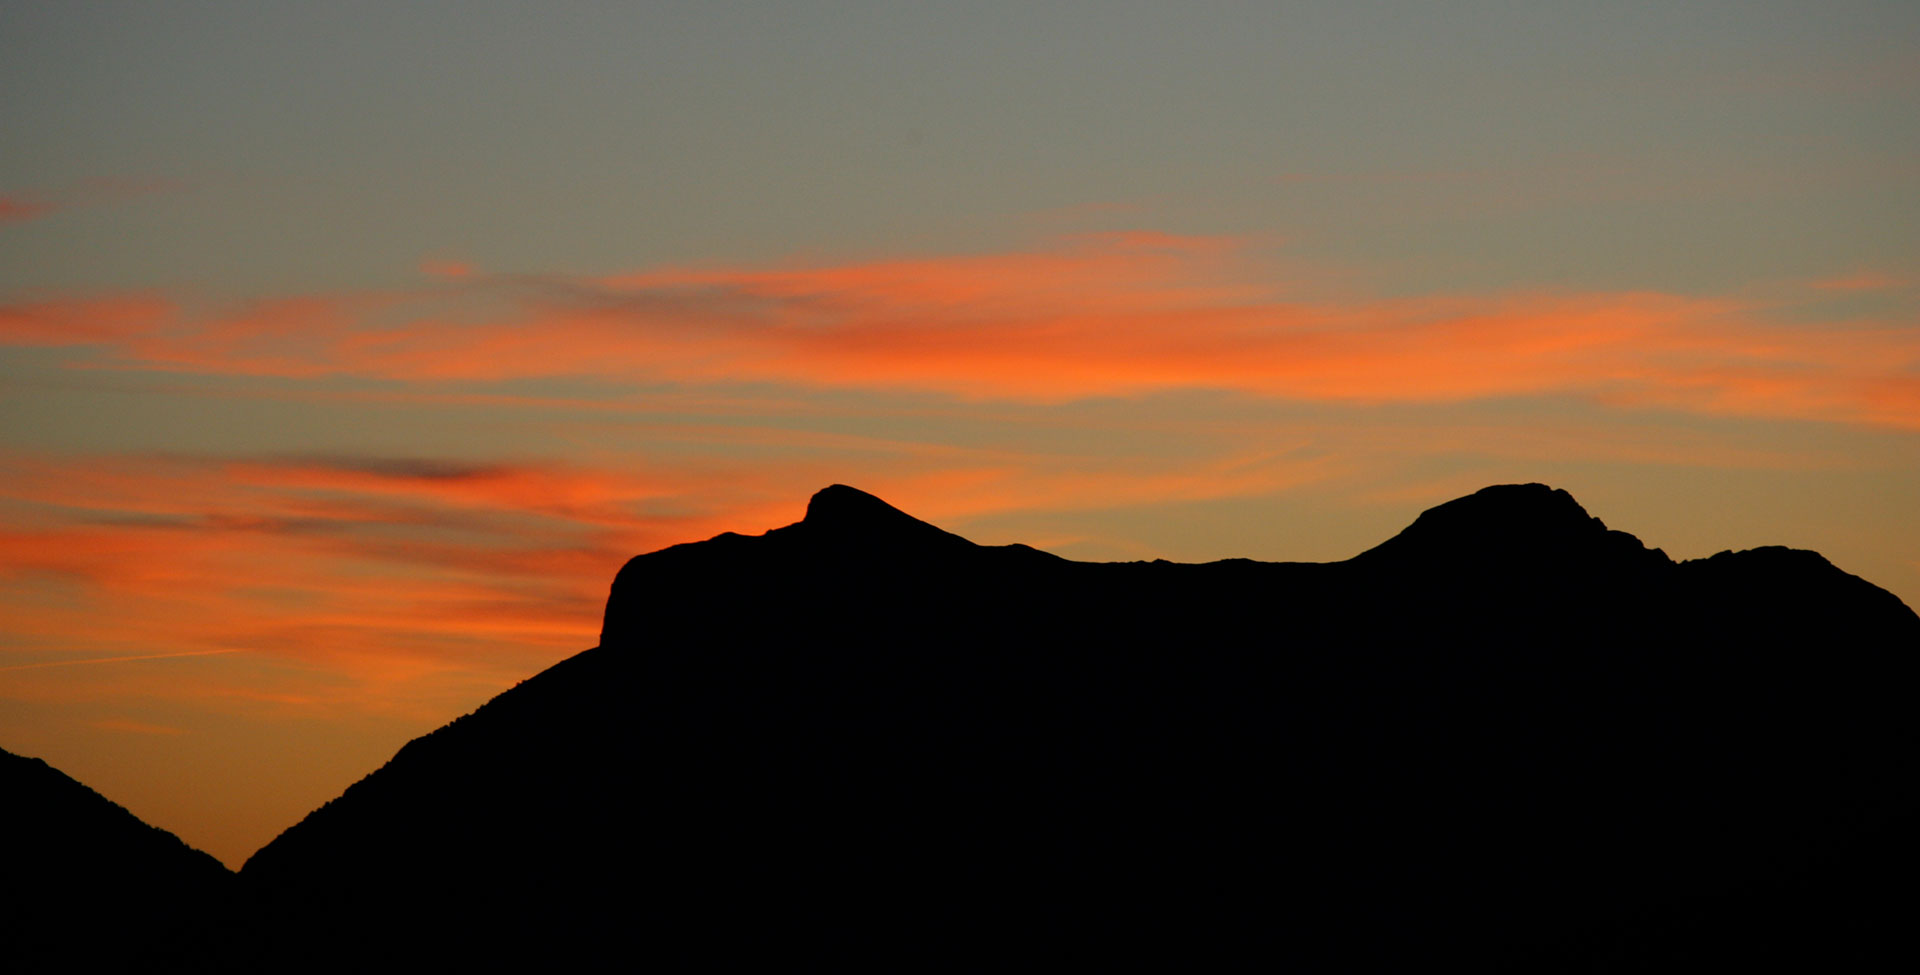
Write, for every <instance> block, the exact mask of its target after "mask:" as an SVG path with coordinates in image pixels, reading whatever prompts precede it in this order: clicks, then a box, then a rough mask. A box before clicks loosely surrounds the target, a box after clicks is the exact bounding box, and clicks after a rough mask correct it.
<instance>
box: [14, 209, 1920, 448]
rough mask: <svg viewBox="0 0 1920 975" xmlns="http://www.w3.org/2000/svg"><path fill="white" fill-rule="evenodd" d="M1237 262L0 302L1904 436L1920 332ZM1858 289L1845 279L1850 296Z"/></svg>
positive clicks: (428, 363)
mask: <svg viewBox="0 0 1920 975" xmlns="http://www.w3.org/2000/svg"><path fill="white" fill-rule="evenodd" d="M1286 280H1287V275H1286V274H1285V272H1284V270H1281V269H1276V268H1273V267H1270V266H1267V267H1263V266H1261V265H1259V264H1257V263H1256V262H1255V261H1253V260H1252V258H1251V255H1249V253H1248V252H1247V248H1246V247H1245V246H1244V244H1243V243H1242V242H1240V241H1236V240H1232V239H1225V238H1209V237H1180V236H1174V235H1167V234H1159V233H1150V232H1136V233H1116V234H1102V235H1092V236H1084V237H1079V238H1071V239H1068V240H1065V241H1062V242H1060V243H1059V244H1058V245H1057V246H1055V247H1052V248H1048V249H1040V250H1031V251H1018V252H1009V253H997V254H982V255H964V256H954V257H938V258H924V259H903V260H889V261H877V262H868V263H855V264H842V265H831V266H820V267H792V268H735V267H720V268H662V269H653V270H648V271H642V272H637V273H633V274H627V275H619V276H613V277H606V278H600V279H585V278H559V277H541V278H530V277H513V276H495V277H491V278H486V279H484V280H482V281H479V282H476V284H475V285H474V286H473V287H472V288H464V289H463V290H462V292H461V293H460V294H458V295H453V296H449V295H446V294H443V293H440V292H434V291H423V292H418V293H379V294H372V293H369V294H359V295H317V296H299V297H291V298H284V299H275V300H269V301H262V302H258V303H255V304H252V305H250V306H248V307H246V308H243V309H240V310H238V311H236V312H234V313H232V314H229V315H224V316H221V315H214V316H206V317H188V316H186V315H185V314H184V313H183V312H182V311H181V310H180V309H179V308H177V307H174V306H172V305H170V304H168V303H167V302H165V301H163V300H161V299H158V298H153V297H124V298H99V299H88V300H84V301H70V302H60V301H47V302H40V303H26V304H18V305H13V306H8V307H6V308H4V309H0V339H4V340H5V341H8V342H11V343H14V344H34V345H67V346H75V347H92V348H94V349H96V350H97V351H98V353H99V354H98V356H97V357H96V358H94V359H92V360H89V361H90V362H91V364H94V365H107V366H113V367H116V368H135V369H161V370H173V371H182V372H202V373H222V374H241V375H254V376H267V377H287V378H320V377H328V376H353V377H366V378H376V379H383V380H393V381H402V382H408V383H414V384H425V385H427V386H432V385H434V384H446V383H453V382H469V383H470V382H489V381H506V380H516V379H529V378H593V379H600V380H608V381H617V382H647V383H674V384H685V385H693V386H702V385H704V386H715V385H724V384H742V383H759V384H775V385H785V386H791V387H796V388H800V389H809V390H819V389H855V390H890V391H922V392H933V393H939V394H944V395H950V396H956V397H960V398H964V399H971V400H1005V401H1016V402H1028V403H1060V402H1067V401H1074V400H1082V399H1088V398H1097V397H1116V396H1119V397H1125V396H1139V395H1146V394H1153V393H1157V392H1164V391H1168V390H1190V389H1211V390H1226V391H1233V392H1237V393H1243V394H1249V395H1255V396H1262V397H1273V398H1279V399H1287V400H1298V401H1309V402H1337V403H1392V402H1404V403H1423V402H1457V401H1463V400H1473V399H1486V398H1499V397H1525V396H1540V395H1571V396H1577V397H1582V398H1586V399H1589V400H1591V401H1593V402H1599V403H1605V404H1614V405H1620V406H1649V407H1658V408H1662V409H1680V410H1687V411H1695V412H1702V413H1709V414H1721V415H1737V416H1755V417H1770V418H1792V419H1806V420H1820V421H1835V422H1849V423H1866V424H1876V425H1884V426H1892V427H1901V428H1907V429H1920V393H1916V390H1915V385H1916V382H1920V372H1917V371H1916V370H1917V369H1920V336H1917V335H1916V334H1915V333H1914V332H1913V330H1912V329H1911V328H1906V327H1902V326H1900V325H1898V324H1897V323H1887V324H1880V323H1873V322H1866V323H1861V322H1857V321H1853V322H1845V323H1831V324H1822V325H1818V326H1810V325H1805V324H1798V325H1789V324H1782V323H1780V322H1778V321H1776V320H1774V319H1773V317H1772V316H1771V312H1773V311H1775V310H1776V309H1775V308H1774V307H1772V306H1770V305H1768V304H1765V303H1761V302H1757V301H1753V300H1747V299H1734V298H1727V297H1717V296H1705V297H1702V296H1689V295H1678V294H1665V293H1656V292H1588V293H1579V292H1573V293H1565V292H1516V293H1507V294H1491V295H1432V296H1417V297H1394V298H1375V297H1369V296H1366V295H1364V294H1362V295H1351V294H1350V295H1348V296H1346V297H1338V298H1328V297H1316V298H1311V299H1310V298H1307V297H1301V296H1297V293H1298V292H1301V291H1304V290H1305V289H1291V290H1290V289H1288V288H1285V287H1282V286H1280V285H1276V284H1273V283H1270V282H1276V281H1286ZM1856 286H1861V285H1856Z"/></svg>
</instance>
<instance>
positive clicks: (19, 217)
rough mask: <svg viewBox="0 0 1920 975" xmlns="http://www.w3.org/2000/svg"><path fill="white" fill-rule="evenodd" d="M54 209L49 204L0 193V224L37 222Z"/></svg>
mask: <svg viewBox="0 0 1920 975" xmlns="http://www.w3.org/2000/svg"><path fill="white" fill-rule="evenodd" d="M55 209H56V207H54V205H53V204H51V203H47V202H44V201H40V200H31V199H26V198H23V197H21V196H18V195H9V194H4V193H0V224H9V223H21V222H24V221H27V220H37V219H39V218H41V217H44V216H46V215H47V214H49V213H52V212H53V211H54V210H55Z"/></svg>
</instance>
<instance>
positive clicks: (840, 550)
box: [242, 485, 1920, 970]
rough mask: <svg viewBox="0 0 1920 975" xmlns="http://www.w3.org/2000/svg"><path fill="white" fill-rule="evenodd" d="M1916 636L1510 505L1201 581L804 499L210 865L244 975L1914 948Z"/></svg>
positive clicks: (701, 553) (1485, 962)
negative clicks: (1347, 549)
mask: <svg viewBox="0 0 1920 975" xmlns="http://www.w3.org/2000/svg"><path fill="white" fill-rule="evenodd" d="M1917 652H1920V618H1916V617H1915V615H1914V614H1913V612H1912V611H1911V610H1909V609H1907V608H1906V607H1905V606H1904V605H1902V604H1901V603H1900V602H1899V600H1897V599H1895V598H1894V597H1893V596H1891V595H1890V594H1888V593H1886V592H1884V591H1882V590H1880V589H1878V588H1875V587H1874V586H1872V585H1870V584H1868V583H1866V582H1863V581H1861V580H1860V579H1857V578H1855V577H1853V576H1850V575H1847V574H1846V573H1844V572H1841V571H1840V570H1838V569H1836V568H1834V567H1833V566H1831V565H1829V564H1828V563H1827V562H1826V561H1825V560H1824V559H1822V558H1821V557H1820V556H1818V555H1816V554H1814V553H1811V552H1801V551H1791V550H1787V549H1778V548H1770V549H1756V550H1752V551H1747V552H1739V553H1722V554H1720V555H1717V556H1715V557H1713V558H1711V559H1704V560H1699V561H1693V562H1682V563H1675V562H1673V561H1671V560H1669V559H1668V558H1667V557H1666V555H1665V554H1663V553H1662V552H1660V551H1659V550H1657V549H1647V548H1645V547H1644V546H1643V545H1642V544H1641V543H1640V542H1639V541H1638V540H1636V539H1635V538H1633V537H1632V536H1630V535H1627V534H1624V533H1621V532H1614V531H1609V530H1607V529H1606V527H1605V526H1604V525H1602V524H1601V523H1600V522H1599V520H1598V519H1594V518H1590V517H1589V516H1588V515H1587V513H1586V512H1585V511H1583V510H1582V509H1581V508H1580V506H1579V505H1578V504H1577V503H1575V502H1574V500H1573V499H1572V498H1571V497H1569V496H1568V495H1567V494H1566V493H1565V492H1561V491H1554V490H1552V489H1550V488H1547V487H1545V486H1542V485H1513V486H1503V487H1494V488H1488V489H1486V490H1484V491H1481V492H1479V493H1477V494H1474V495H1472V496H1470V497H1465V498H1461V499H1459V500H1456V501H1452V502H1449V503H1447V504H1444V505H1441V506H1440V507H1437V508H1434V509H1433V510H1430V511H1428V512H1426V513H1425V514H1423V515H1422V516H1421V517H1420V518H1419V520H1418V521H1416V522H1415V523H1414V524H1413V525H1412V526H1411V527H1409V528H1408V529H1407V530H1406V531H1404V532H1402V533H1401V534H1400V535H1398V536H1396V537H1395V538H1393V539H1391V540H1389V541H1388V542H1386V543H1385V544H1382V545H1380V546H1379V547H1377V548H1375V549H1373V550H1371V551H1368V552H1365V553H1363V554H1361V555H1359V556H1357V557H1355V558H1353V559H1350V560H1348V561H1345V562H1340V563H1329V564H1301V563H1279V564H1276V563H1257V562H1248V561H1244V560H1230V561H1225V562H1216V563H1210V564H1205V565H1183V564H1172V563H1164V562H1156V563H1126V564H1095V563H1076V562H1070V561H1066V560H1063V559H1059V558H1056V557H1054V556H1051V555H1047V554H1045V553H1042V552H1039V551H1036V550H1033V549H1030V548H1026V547H1024V546H1007V547H999V548H994V547H982V546H977V545H974V544H973V543H971V542H968V541H967V540H965V539H962V538H960V537H958V536H955V535H951V534H948V533H946V532H944V531H941V530H939V529H937V528H934V527H933V526H931V525H927V524H924V523H922V522H919V521H916V520H914V519H913V518H911V517H909V516H907V515H905V514H903V513H901V512H899V511H897V510H895V509H893V508H891V507H889V506H887V505H886V504H884V503H883V502H881V501H879V500H878V499H876V498H873V497H871V496H869V495H866V494H863V493H861V492H859V491H856V490H853V489H851V488H846V487H839V486H836V487H831V488H828V489H826V490H824V491H822V492H820V493H819V494H818V495H816V496H815V497H814V498H813V501H812V503H811V504H810V506H809V508H808V511H807V516H806V518H805V520H804V521H802V522H800V523H798V524H795V525H790V526H788V527H785V528H780V529H776V530H774V531H770V532H767V533H766V534H764V535H760V536H755V537H746V536H741V535H734V534H724V535H721V536H719V537H717V538H714V539H711V540H709V541H705V542H700V543H696V544H688V545H679V546H675V547H672V548H669V549H665V550H662V551H659V552H654V553H651V554H648V555H643V556H640V557H638V558H635V559H634V560H632V561H631V562H629V563H628V564H627V566H626V567H625V568H624V569H622V570H621V572H620V574H619V577H618V578H617V579H616V580H615V582H614V586H613V593H612V597H611V599H610V600H609V602H608V605H607V614H606V621H605V629H604V632H603V635H602V642H601V646H600V647H598V648H596V649H594V650H589V651H587V652H585V653H582V654H580V655H578V656H576V657H573V658H571V659H569V660H566V661H564V662H562V663H560V664H558V665H556V666H554V667H553V668H551V669H549V670H547V671H545V672H543V673H541V674H540V675H538V676H536V677H534V678H532V679H531V680H528V681H526V682H524V683H522V684H520V685H519V686H517V687H515V688H514V689H513V690H511V691H508V692H506V693H504V694H502V695H500V696H499V697H498V698H496V699H494V700H493V701H492V702H490V703H489V704H487V705H486V706H485V707H483V708H481V709H480V710H478V711H476V712H474V713H473V714H471V715H469V716H467V717H465V718H461V719H459V720H457V721H455V722H453V723H452V724H450V725H448V726H446V727H445V728H442V729H440V730H439V731H436V732H434V733H432V734H430V735H427V736H425V737H423V738H420V739H418V740H416V741H414V742H412V743H410V744H408V745H407V746H406V747H405V748H404V749H402V750H401V751H400V752H399V754H397V755H396V756H394V758H393V760H392V761H391V762H389V763H388V764H387V765H386V766H385V767H384V768H382V769H380V770H379V771H377V772H375V773H374V774H372V775H370V776H368V777H367V778H366V779H364V780H362V781H361V782H359V783H358V784H356V785H354V786H353V787H352V788H350V789H348V790H347V792H346V793H345V794H344V795H343V796H341V797H340V798H339V799H336V800H334V801H333V802H331V803H329V804H327V805H326V806H324V807H322V808H321V809H319V810H316V811H315V812H314V813H313V814H311V815H310V816H308V817H307V818H306V819H305V820H304V821H302V822H301V823H299V824H298V825H296V826H294V827H293V828H291V829H289V830H287V831H286V832H285V833H284V834H282V835H281V836H280V837H279V838H278V839H277V840H275V841H274V842H273V843H271V844H269V845H268V846H267V847H265V848H264V849H262V850H261V851H260V852H259V853H258V854H256V855H255V856H254V858H253V859H252V860H250V861H249V862H248V863H247V864H246V866H245V868H244V869H243V871H242V879H243V881H245V882H246V883H247V884H248V885H249V886H250V888H251V890H252V892H253V896H255V897H256V898H258V900H259V901H260V903H262V904H264V905H266V912H267V913H266V915H265V917H266V920H265V922H264V926H263V928H262V932H263V934H262V937H263V938H264V939H266V942H265V943H267V944H269V945H270V946H272V948H271V950H272V951H273V953H274V955H275V956H277V957H279V958H282V959H285V958H289V957H305V958H309V959H318V960H335V961H352V960H355V959H360V958H363V957H373V956H376V955H377V956H379V957H385V958H390V959H391V958H412V959H417V960H431V961H437V962H442V963H457V962H472V961H479V960H488V959H500V958H508V957H519V958H531V957H541V956H548V957H553V958H557V959H563V960H564V959H573V960H584V959H592V958H599V957H602V956H604V955H606V954H607V953H610V952H611V953H613V954H614V955H615V956H616V957H621V958H626V959H632V960H635V961H638V962H641V963H650V964H660V965H665V966H669V967H687V966H689V965H693V966H716V967H717V966H720V965H725V964H728V963H737V962H740V961H747V960H767V959H777V960H780V961H783V962H785V963H786V964H794V963H800V964H807V965H810V966H811V965H817V966H823V967H824V966H826V965H835V966H841V965H846V964H885V965H888V966H889V967H899V968H904V969H909V970H910V969H913V968H925V967H943V966H947V965H968V966H970V967H977V966H979V965H982V964H996V965H999V964H1006V963H1009V962H1015V963H1024V962H1031V961H1042V962H1044V961H1054V962H1069V963H1073V964H1087V963H1093V964H1112V963H1114V962H1139V961H1142V960H1145V961H1162V962H1165V961H1172V960H1185V961H1195V962H1199V963H1204V964H1209V965H1213V966H1215V967H1220V966H1226V965H1232V966H1236V967H1237V966H1239V965H1242V964H1245V965H1247V966H1248V967H1252V966H1255V965H1257V966H1259V967H1263V968H1267V967H1271V966H1272V965H1273V964H1275V963H1302V964H1305V965H1309V966H1311V967H1312V969H1313V970H1327V969H1334V970H1342V969H1349V970H1378V969H1383V968H1385V967H1387V966H1392V965H1402V966H1405V965H1414V964H1418V965H1420V966H1421V967H1430V966H1432V965H1434V964H1438V963H1449V964H1454V963H1465V964H1473V965H1475V966H1477V967H1481V968H1501V967H1509V968H1517V969H1524V970H1543V969H1552V968H1557V967H1565V968H1579V969H1582V970H1594V969H1598V970H1609V969H1610V968H1614V967H1617V968H1620V969H1624V970H1645V969H1648V968H1671V969H1674V970H1679V969H1682V968H1685V969H1688V970H1692V969H1696V968H1701V967H1707V968H1719V969H1724V968H1731V967H1734V966H1750V965H1753V964H1757V963H1759V962H1766V963H1768V964H1770V965H1774V964H1780V963H1799V964H1803V965H1805V966H1806V967H1810V968H1811V967H1814V966H1815V965H1819V966H1821V967H1833V965H1834V964H1841V965H1844V964H1846V963H1847V962H1848V961H1849V960H1850V959H1856V960H1857V959H1858V958H1865V957H1873V954H1874V953H1877V952H1881V951H1888V950H1895V949H1897V950H1898V951H1900V952H1902V953H1903V954H1904V955H1905V956H1906V957H1908V958H1909V959H1911V957H1912V956H1913V955H1914V954H1915V949H1914V947H1913V946H1912V944H1911V943H1910V942H1909V941H1908V940H1907V937H1906V935H1907V931H1908V928H1909V926H1910V918H1911V917H1912V911H1913V909H1914V908H1915V907H1916V906H1920V904H1917V899H1916V896H1915V894H1914V893H1913V891H1912V886H1911V881H1910V880H1908V876H1909V875H1910V872H1911V871H1912V869H1913V868H1915V867H1916V866H1920V858H1916V856H1915V853H1914V850H1913V841H1912V839H1911V836H1912V835H1913V833H1912V829H1913V827H1914V826H1915V825H1916V824H1917V823H1920V817H1916V810H1920V775H1916V772H1920V759H1917V758H1916V755H1920V752H1916V747H1915V746H1916V745H1920V720H1916V716H1915V709H1914V708H1913V706H1912V697H1913V693H1914V688H1915V677H1916V665H1917V664H1920V661H1917V660H1916V653H1917ZM1893 880H1898V881H1899V883H1898V884H1897V885H1896V884H1893V883H1890V881H1893Z"/></svg>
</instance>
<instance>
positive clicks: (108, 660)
mask: <svg viewBox="0 0 1920 975" xmlns="http://www.w3.org/2000/svg"><path fill="white" fill-rule="evenodd" d="M239 652H240V651H239V650H187V651H183V652H180V653H142V654H135V655H133V656H128V657H86V658H83V659H80V660H44V661H41V662H39V663H31V664H14V665H13V666H10V667H0V671H9V670H40V669H42V668H45V667H79V666H82V665H86V664H122V663H129V662H132V661H136V660H171V659H173V658H175V657H212V656H217V655H219V654H223V653H239Z"/></svg>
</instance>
